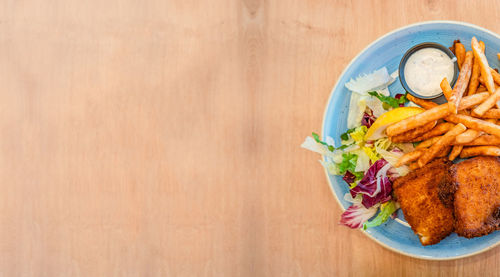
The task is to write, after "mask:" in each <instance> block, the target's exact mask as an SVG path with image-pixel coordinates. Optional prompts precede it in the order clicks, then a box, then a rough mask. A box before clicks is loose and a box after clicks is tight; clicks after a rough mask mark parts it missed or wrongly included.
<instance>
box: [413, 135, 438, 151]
mask: <svg viewBox="0 0 500 277" xmlns="http://www.w3.org/2000/svg"><path fill="white" fill-rule="evenodd" d="M440 138H441V136H435V137H432V138H428V139H426V140H424V141H422V142H421V143H419V144H418V145H417V146H416V147H415V149H422V148H429V147H431V145H433V144H434V143H436V141H438V140H439V139H440Z"/></svg>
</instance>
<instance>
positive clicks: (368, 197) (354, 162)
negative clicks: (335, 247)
mask: <svg viewBox="0 0 500 277" xmlns="http://www.w3.org/2000/svg"><path fill="white" fill-rule="evenodd" d="M396 78H397V75H395V74H389V73H388V71H387V68H385V67H383V68H381V69H379V70H376V71H374V72H372V73H370V74H368V75H364V76H360V77H358V78H356V79H354V80H353V79H351V80H350V81H349V82H348V83H346V84H345V86H346V88H347V89H349V90H350V91H351V98H350V104H349V114H348V118H347V127H348V130H347V131H346V132H345V133H343V134H342V135H341V136H340V141H341V143H340V145H337V144H336V143H335V141H334V140H333V138H331V137H327V138H326V140H325V141H322V140H321V138H320V136H319V135H318V134H316V133H312V136H310V137H307V138H306V140H305V141H304V143H303V144H302V147H303V148H306V149H308V150H311V151H314V152H317V153H320V154H321V155H323V157H324V159H323V160H320V163H321V164H322V165H323V166H324V167H325V168H326V170H327V171H328V173H329V174H331V175H340V176H343V180H344V181H345V182H346V185H347V186H349V193H346V194H345V195H344V200H346V201H348V202H350V203H352V205H351V206H350V207H349V208H348V209H347V210H346V211H345V212H344V213H343V214H342V216H341V219H340V223H341V224H343V225H346V226H348V227H350V228H355V229H357V228H363V229H366V228H370V227H375V226H379V225H380V224H382V223H384V222H386V221H387V219H388V218H389V217H394V216H395V212H396V211H397V209H398V208H399V204H398V203H397V201H395V199H394V198H393V196H392V182H393V181H394V179H395V178H397V177H399V176H404V175H406V174H407V173H408V172H409V168H408V167H407V166H401V167H398V168H396V167H394V166H393V165H394V164H395V163H396V162H397V160H398V159H399V158H400V157H401V156H402V155H403V154H404V153H407V152H410V151H413V150H414V146H413V144H411V143H393V142H391V141H390V140H389V139H388V138H387V137H386V136H385V134H384V132H383V131H380V130H383V129H384V128H383V126H382V125H384V124H383V121H384V119H382V118H383V117H388V116H390V115H389V114H391V113H395V112H396V111H395V110H396V109H401V108H399V107H404V106H405V104H406V103H408V100H407V99H406V96H405V95H403V94H397V95H395V96H394V97H391V96H390V95H391V94H390V91H389V88H388V86H389V85H390V84H391V83H392V82H394V80H395V79H396ZM403 109H408V108H403ZM391 111H392V112H391ZM377 119H379V120H377ZM379 123H380V124H379Z"/></svg>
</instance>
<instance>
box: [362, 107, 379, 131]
mask: <svg viewBox="0 0 500 277" xmlns="http://www.w3.org/2000/svg"><path fill="white" fill-rule="evenodd" d="M375 119H377V118H376V117H375V116H374V115H373V111H372V110H371V109H369V108H367V109H366V110H365V112H364V113H363V118H362V119H361V125H364V126H366V127H367V128H370V126H372V124H373V122H375Z"/></svg>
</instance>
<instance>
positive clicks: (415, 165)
mask: <svg viewBox="0 0 500 277" xmlns="http://www.w3.org/2000/svg"><path fill="white" fill-rule="evenodd" d="M408 167H409V168H410V170H415V169H417V168H418V164H417V163H410V164H409V165H408Z"/></svg>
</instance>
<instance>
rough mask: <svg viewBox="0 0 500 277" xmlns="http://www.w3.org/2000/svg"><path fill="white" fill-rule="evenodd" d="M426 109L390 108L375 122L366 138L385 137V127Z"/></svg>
mask: <svg viewBox="0 0 500 277" xmlns="http://www.w3.org/2000/svg"><path fill="white" fill-rule="evenodd" d="M423 111H424V109H422V108H419V107H401V108H395V109H393V110H390V111H388V112H386V113H383V114H382V115H381V116H379V117H378V118H377V120H375V122H373V124H372V126H371V127H370V128H369V129H368V131H367V132H366V135H365V140H376V139H379V138H383V137H385V136H386V135H385V133H384V131H385V128H387V126H389V125H391V124H392V123H396V122H398V121H401V120H403V119H405V118H407V117H410V116H414V115H416V114H419V113H421V112H423Z"/></svg>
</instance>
